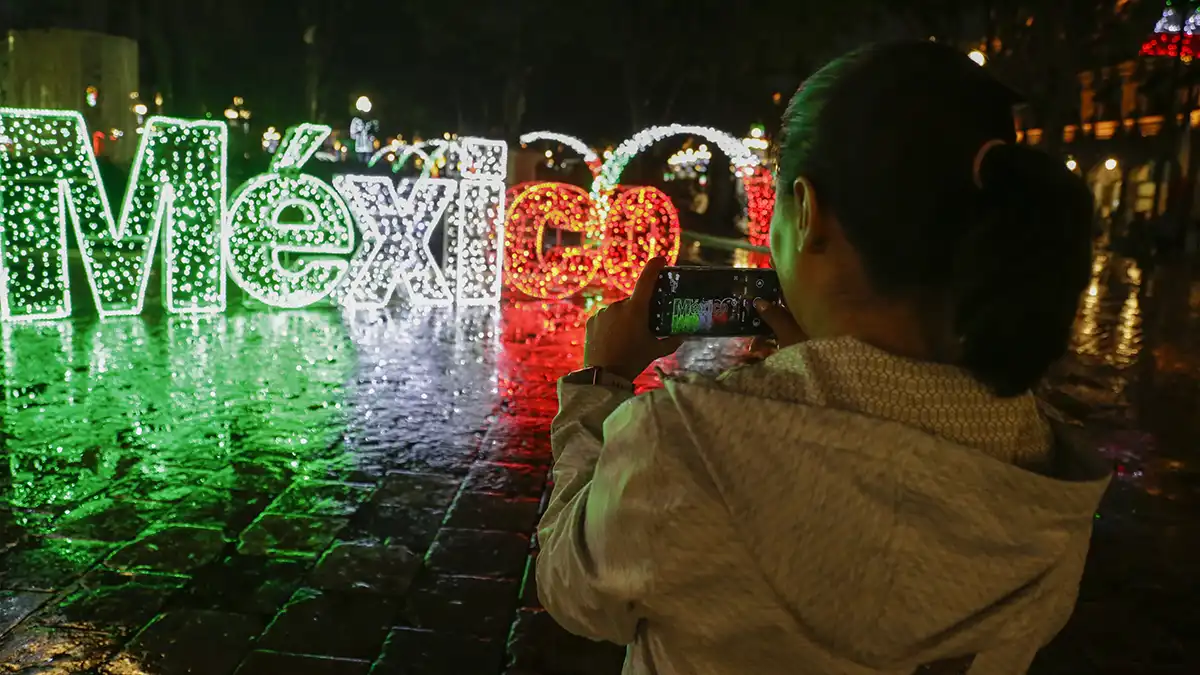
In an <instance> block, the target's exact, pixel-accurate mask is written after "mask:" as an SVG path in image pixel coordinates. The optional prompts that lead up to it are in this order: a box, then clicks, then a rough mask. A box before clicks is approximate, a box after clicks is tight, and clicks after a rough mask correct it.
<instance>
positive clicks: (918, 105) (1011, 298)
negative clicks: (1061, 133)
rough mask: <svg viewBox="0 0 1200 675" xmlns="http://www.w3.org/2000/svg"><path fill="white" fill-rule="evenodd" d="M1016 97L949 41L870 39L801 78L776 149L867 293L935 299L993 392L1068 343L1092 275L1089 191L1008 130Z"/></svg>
mask: <svg viewBox="0 0 1200 675" xmlns="http://www.w3.org/2000/svg"><path fill="white" fill-rule="evenodd" d="M1018 101H1019V97H1017V96H1016V94H1014V93H1013V92H1011V91H1010V90H1008V89H1007V88H1006V87H1004V86H1003V85H1001V84H1000V83H999V82H998V81H997V80H995V79H994V78H993V77H991V75H989V74H988V73H987V71H986V70H985V69H984V68H981V67H979V66H978V65H976V64H975V63H974V62H973V61H971V60H970V59H969V58H968V57H967V56H966V55H965V54H963V53H961V52H958V51H956V50H954V49H952V48H950V47H946V46H943V45H940V44H936V43H933V42H912V43H898V44H888V45H879V46H873V47H868V48H865V49H861V50H859V51H855V52H852V53H850V54H848V55H846V56H844V57H842V58H840V59H837V60H835V61H833V62H832V63H830V64H828V65H826V66H825V67H824V68H822V69H821V70H820V71H818V72H817V73H816V74H814V75H813V76H812V77H810V78H809V79H808V80H807V81H806V82H805V83H804V85H803V86H802V87H801V88H800V90H799V91H798V92H797V93H796V95H795V97H793V99H792V102H791V105H790V106H789V107H788V110H787V112H786V113H785V115H784V120H783V132H782V134H781V138H780V153H779V177H778V187H779V189H781V190H787V189H790V186H791V185H792V183H793V182H794V181H795V180H796V179H797V178H798V177H800V176H804V177H806V178H808V179H809V181H811V182H812V184H813V188H814V190H815V191H816V194H817V197H818V199H820V200H821V203H822V204H823V205H824V206H825V207H826V208H828V209H830V210H831V211H832V213H833V214H834V215H835V216H836V217H837V219H838V222H839V223H840V225H841V227H842V229H843V230H844V232H845V234H846V237H847V239H848V240H849V242H850V244H851V245H852V246H853V247H854V248H855V250H856V251H857V252H858V254H859V255H860V256H861V258H862V261H863V265H864V268H865V270H866V273H867V275H868V277H869V280H870V282H871V285H872V287H873V288H874V289H875V290H876V292H879V293H881V294H884V295H887V296H907V295H914V296H915V297H919V298H922V299H923V300H934V301H936V302H939V303H941V304H942V306H943V309H944V310H945V312H946V313H948V314H949V316H950V323H951V327H952V329H953V333H954V335H953V338H954V339H956V340H957V344H958V348H957V349H956V352H957V353H956V354H954V356H953V358H954V360H955V361H956V362H957V363H958V364H959V365H961V366H962V367H963V368H965V369H966V370H968V371H969V372H970V373H971V374H972V375H973V376H974V377H975V378H976V379H977V380H979V381H980V382H982V383H984V384H985V385H987V386H988V387H990V388H991V389H992V390H993V391H994V392H995V393H996V394H997V395H1000V396H1015V395H1017V394H1020V393H1022V392H1025V391H1027V390H1028V389H1030V388H1031V387H1032V386H1033V385H1035V384H1036V383H1037V382H1038V381H1039V380H1040V379H1041V378H1042V377H1043V376H1044V375H1045V373H1046V370H1047V369H1048V368H1049V367H1050V365H1051V364H1052V363H1053V362H1054V361H1056V360H1058V359H1059V358H1061V357H1062V355H1063V354H1064V353H1065V351H1066V348H1067V344H1068V342H1069V340H1070V331H1071V326H1072V324H1073V321H1074V318H1075V313H1076V310H1077V307H1078V303H1079V298H1080V294H1081V293H1082V292H1083V290H1084V288H1086V287H1087V285H1088V282H1089V277H1090V275H1091V257H1092V249H1091V219H1092V213H1093V211H1092V209H1093V205H1092V196H1091V193H1090V192H1089V190H1088V188H1087V186H1086V185H1085V184H1084V183H1083V181H1082V180H1080V179H1079V178H1078V177H1077V176H1075V175H1074V174H1073V173H1072V172H1071V171H1069V170H1068V169H1067V168H1066V165H1065V163H1063V162H1061V161H1059V160H1057V159H1054V158H1052V157H1050V156H1049V155H1047V154H1045V153H1043V152H1040V151H1038V150H1036V149H1033V148H1030V147H1028V146H1025V145H1019V144H1017V143H1016V132H1015V125H1014V122H1013V105H1014V104H1015V103H1017V102H1018ZM989 141H1002V142H1003V144H992V145H991V147H990V149H989V150H988V151H987V152H986V153H985V154H984V155H983V162H982V165H981V166H980V170H979V176H980V178H981V183H982V187H980V186H979V185H977V184H976V182H975V167H974V164H975V160H976V157H977V156H978V155H979V152H980V150H981V148H983V147H984V145H985V144H988V143H989ZM931 320H932V317H931Z"/></svg>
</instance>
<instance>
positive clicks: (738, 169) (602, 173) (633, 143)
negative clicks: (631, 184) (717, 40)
mask: <svg viewBox="0 0 1200 675" xmlns="http://www.w3.org/2000/svg"><path fill="white" fill-rule="evenodd" d="M671 136H698V137H700V138H703V139H705V140H707V141H708V142H710V143H712V144H714V145H716V146H717V148H718V149H719V150H720V151H721V152H723V153H725V156H726V157H728V158H729V162H730V164H731V165H732V168H733V171H734V174H735V175H737V177H738V178H739V179H741V181H742V186H743V188H745V191H746V199H747V202H748V203H747V214H746V215H747V216H748V218H749V221H750V243H751V244H754V245H756V246H763V245H765V244H766V243H767V241H768V237H767V232H768V230H769V228H770V226H771V211H772V209H773V207H774V202H775V192H774V190H775V185H774V182H773V181H772V179H771V173H770V171H768V170H767V168H766V167H764V166H763V165H762V162H761V161H760V160H759V158H758V155H756V154H754V153H753V152H751V151H750V149H749V148H747V147H746V145H745V144H744V143H743V142H742V141H741V139H739V138H737V137H735V136H733V135H731V134H728V133H726V132H724V131H720V130H717V129H714V128H712V127H702V126H691V125H684V124H668V125H664V126H654V127H650V128H648V129H643V130H642V131H639V132H638V133H636V134H634V135H633V136H632V137H631V138H629V139H627V140H625V141H624V142H622V143H621V144H620V145H618V146H617V147H616V149H615V150H613V153H612V157H611V158H609V159H608V160H607V161H605V162H604V164H603V165H602V166H601V167H600V169H599V171H597V172H596V179H595V180H594V181H593V182H592V199H594V200H596V209H597V213H598V215H599V217H600V219H601V220H604V219H605V218H607V217H608V212H609V210H610V208H611V206H612V203H613V202H612V200H611V198H610V195H612V194H613V191H614V190H615V189H616V187H617V186H618V185H620V183H621V174H622V173H624V172H625V167H626V166H628V165H629V162H630V161H631V160H632V159H633V158H634V157H636V156H638V155H639V154H641V153H642V152H644V151H645V150H646V149H648V148H649V147H650V146H652V145H654V144H655V143H658V142H659V141H662V140H664V139H666V138H670V137H671Z"/></svg>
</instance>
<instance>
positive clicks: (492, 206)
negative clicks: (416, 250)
mask: <svg viewBox="0 0 1200 675" xmlns="http://www.w3.org/2000/svg"><path fill="white" fill-rule="evenodd" d="M456 150H457V160H458V162H459V170H460V172H461V173H462V179H461V180H460V181H459V186H458V189H459V193H458V213H457V214H455V215H456V221H457V222H455V223H453V224H450V223H448V224H447V228H446V262H445V271H446V277H447V278H448V279H449V280H450V283H451V284H452V285H453V286H454V295H455V300H456V301H457V302H458V304H460V305H487V304H494V303H497V302H499V301H500V282H501V275H502V274H503V268H504V179H505V177H506V176H507V175H508V144H507V143H505V142H504V141H489V140H487V139H483V138H460V139H459V141H458V147H457V148H456Z"/></svg>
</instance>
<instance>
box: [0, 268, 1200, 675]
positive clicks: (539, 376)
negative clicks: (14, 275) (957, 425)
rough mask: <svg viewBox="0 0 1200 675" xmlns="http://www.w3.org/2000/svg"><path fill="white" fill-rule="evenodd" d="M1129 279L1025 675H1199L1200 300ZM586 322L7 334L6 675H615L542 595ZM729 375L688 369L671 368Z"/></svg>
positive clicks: (135, 325) (1072, 404)
mask: <svg viewBox="0 0 1200 675" xmlns="http://www.w3.org/2000/svg"><path fill="white" fill-rule="evenodd" d="M1136 276H1137V275H1136V270H1133V271H1131V270H1130V269H1129V267H1128V266H1127V264H1125V263H1124V262H1122V261H1115V260H1114V261H1108V263H1107V264H1106V265H1105V266H1103V268H1102V269H1100V270H1098V285H1097V291H1096V294H1095V296H1094V297H1095V298H1096V300H1095V302H1094V303H1093V304H1094V307H1091V309H1089V307H1088V306H1085V309H1084V312H1083V313H1082V315H1081V320H1080V329H1079V331H1078V332H1079V338H1078V339H1077V344H1076V345H1075V346H1076V351H1077V353H1078V356H1077V357H1076V358H1074V359H1072V360H1071V361H1070V362H1069V363H1067V364H1065V365H1064V367H1063V369H1062V370H1061V371H1060V372H1059V373H1056V376H1055V378H1054V381H1053V384H1054V386H1053V387H1052V388H1051V389H1050V390H1048V392H1047V393H1048V395H1049V396H1050V397H1051V398H1052V399H1053V400H1054V401H1055V402H1056V403H1058V404H1059V405H1060V406H1061V407H1063V408H1065V409H1067V410H1068V412H1070V413H1072V414H1074V415H1075V416H1077V417H1080V418H1084V419H1087V420H1088V421H1089V422H1092V423H1093V424H1094V425H1095V426H1096V427H1097V428H1098V430H1099V431H1098V433H1099V435H1098V438H1099V439H1100V443H1101V445H1102V446H1103V448H1104V452H1106V453H1108V454H1110V455H1111V456H1112V457H1113V459H1114V461H1115V462H1116V463H1117V466H1118V473H1119V479H1118V481H1117V485H1116V487H1115V488H1114V490H1113V491H1112V493H1111V494H1110V495H1109V498H1108V499H1107V500H1106V502H1105V504H1104V505H1103V507H1102V509H1101V512H1100V514H1099V515H1098V519H1097V521H1096V537H1095V546H1094V549H1093V555H1092V558H1091V559H1090V560H1089V567H1088V572H1087V577H1086V579H1085V583H1084V588H1083V592H1082V595H1081V601H1080V608H1079V611H1078V612H1077V614H1076V616H1075V618H1074V620H1073V621H1072V623H1071V625H1070V626H1069V627H1068V629H1067V630H1066V631H1065V632H1064V634H1063V635H1062V636H1061V637H1060V639H1059V640H1057V641H1056V642H1055V643H1054V644H1053V645H1052V646H1051V647H1050V648H1048V649H1047V650H1045V651H1044V653H1043V654H1042V656H1041V657H1039V661H1038V663H1037V664H1035V668H1034V672H1036V673H1092V672H1106V673H1127V672H1128V673H1132V672H1152V673H1160V674H1165V673H1184V672H1187V673H1195V672H1198V671H1197V667H1196V658H1197V653H1198V652H1200V639H1198V637H1197V636H1198V634H1200V631H1197V629H1196V627H1197V626H1200V614H1198V612H1200V610H1198V609H1197V607H1200V603H1198V602H1197V600H1200V573H1198V572H1197V570H1200V555H1198V552H1200V546H1198V545H1197V542H1198V541H1200V537H1197V535H1200V527H1198V525H1197V521H1196V519H1195V514H1196V507H1197V503H1198V499H1197V497H1198V495H1200V493H1198V488H1200V482H1198V481H1197V480H1196V464H1195V453H1196V449H1197V439H1200V433H1197V431H1198V430H1197V426H1198V425H1200V420H1197V419H1196V416H1195V414H1194V411H1195V410H1196V409H1197V404H1198V403H1200V398H1198V395H1197V388H1196V375H1197V373H1200V365H1198V356H1200V338H1198V337H1197V330H1196V321H1195V316H1196V315H1197V312H1198V310H1200V286H1197V285H1194V284H1189V283H1188V281H1187V280H1186V279H1183V280H1180V279H1178V278H1176V279H1175V280H1174V281H1171V280H1170V279H1168V280H1167V281H1166V282H1164V284H1163V285H1162V286H1161V287H1158V288H1155V289H1153V291H1151V290H1149V289H1148V288H1143V286H1147V287H1148V286H1149V283H1148V282H1147V283H1146V284H1139V283H1133V282H1135V281H1137V279H1131V277H1136ZM1147 297H1151V298H1152V300H1151V302H1150V303H1147ZM1130 298H1133V300H1132V301H1131V300H1130ZM1153 303H1159V304H1162V305H1163V306H1169V307H1172V308H1173V309H1171V310H1170V311H1163V312H1149V311H1143V310H1142V308H1141V304H1146V305H1147V306H1148V307H1149V306H1151V305H1152V304H1153ZM1089 312H1091V314H1089ZM583 316H584V310H583V309H581V308H578V307H574V306H569V305H549V306H543V305H540V304H529V305H525V306H521V305H508V306H506V307H505V308H504V309H503V310H502V311H499V312H497V311H496V310H482V309H480V310H462V311H460V312H459V313H458V314H457V315H453V314H451V313H450V312H444V311H425V312H420V311H399V310H397V311H394V312H390V313H388V314H386V315H365V316H354V317H348V318H346V319H345V320H343V317H341V316H339V315H336V314H334V313H332V312H320V311H311V312H310V311H300V312H285V313H265V312H261V313H260V312H245V313H233V314H230V315H228V316H221V317H212V318H209V319H204V320H199V321H192V320H167V319H156V318H148V319H145V320H143V319H124V320H119V321H106V322H102V323H100V322H86V321H82V322H77V323H66V322H63V323H45V324H36V325H8V326H5V327H4V335H3V340H4V364H5V371H4V379H5V386H4V392H5V400H4V408H3V413H4V423H3V431H4V433H5V437H4V439H3V440H4V443H5V445H4V448H3V455H4V458H5V459H6V460H7V463H8V466H9V467H10V471H8V472H0V635H2V637H0V673H2V672H10V673H17V672H21V673H44V674H55V675H58V674H62V675H66V674H73V673H104V674H107V675H132V674H143V673H144V674H147V675H173V674H175V673H192V674H196V675H210V674H211V675H230V674H233V673H237V674H238V675H260V674H272V675H273V674H276V673H289V674H295V675H308V674H319V675H342V674H352V675H358V674H361V675H366V674H367V673H372V674H375V675H387V674H401V673H403V674H405V675H411V674H424V673H429V674H438V675H442V674H452V675H473V674H480V675H491V674H495V673H501V672H507V673H512V674H514V675H515V674H522V675H533V674H541V675H559V674H562V675H574V674H579V675H591V674H596V675H601V674H605V673H607V674H615V673H617V672H619V670H620V663H621V660H622V656H623V653H622V650H620V649H618V648H616V647H613V646H611V645H602V644H597V643H592V642H589V641H587V640H583V639H580V638H576V637H573V636H570V635H568V634H566V633H565V632H563V631H562V630H561V629H559V628H558V627H557V626H556V625H555V624H554V623H553V620H552V619H551V618H550V617H549V616H548V615H546V614H545V612H543V611H542V610H541V609H540V607H539V606H538V603H537V599H536V589H535V588H534V583H533V577H532V560H533V558H532V555H534V554H535V553H534V551H533V550H532V547H531V541H530V535H531V533H532V531H533V529H534V524H535V522H536V520H537V517H538V514H539V512H540V510H541V508H542V506H543V503H544V496H545V489H546V477H547V473H548V468H549V461H550V453H549V447H548V434H547V432H548V428H549V423H550V419H551V417H552V415H553V413H554V411H555V401H554V380H555V379H556V378H557V377H558V376H559V375H561V374H562V373H563V372H566V371H567V370H569V369H571V368H573V367H575V366H576V365H577V363H578V360H579V356H580V353H581V345H580V343H579V340H580V337H581V331H580V324H581V321H582V317H583ZM1143 324H1145V325H1143ZM744 354H745V352H744V351H741V350H740V347H739V346H738V345H736V344H731V343H705V344H695V345H689V346H688V347H686V348H685V351H684V352H682V353H681V356H680V358H679V363H678V364H677V365H676V367H683V368H687V369H696V370H706V371H717V370H720V369H721V368H722V367H724V366H725V365H727V364H729V363H731V362H733V361H735V360H737V359H739V358H741V357H742V356H744ZM642 384H643V385H647V386H652V385H653V384H654V382H653V381H652V380H647V381H645V382H642ZM1189 406H1190V408H1189ZM1189 410H1190V411H1191V413H1190V414H1187V411H1189ZM1181 414H1183V415H1184V416H1183V417H1182V418H1181V417H1180V415H1181ZM1188 659H1191V661H1189V660H1188Z"/></svg>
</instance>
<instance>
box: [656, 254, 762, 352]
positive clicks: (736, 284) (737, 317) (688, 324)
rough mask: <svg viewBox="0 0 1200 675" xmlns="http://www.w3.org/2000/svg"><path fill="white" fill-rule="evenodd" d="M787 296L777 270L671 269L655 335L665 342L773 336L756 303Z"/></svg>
mask: <svg viewBox="0 0 1200 675" xmlns="http://www.w3.org/2000/svg"><path fill="white" fill-rule="evenodd" d="M781 295H782V294H781V292H780V289H779V275H778V274H777V273H776V272H775V270H770V269H738V268H722V267H668V268H666V269H664V270H663V271H662V272H661V273H660V274H659V276H658V283H657V284H656V285H655V287H654V302H653V304H652V305H651V307H650V330H651V332H653V333H654V334H655V335H658V336H660V337H661V336H667V335H701V336H713V337H735V336H752V335H770V334H771V329H770V328H769V327H768V326H767V325H766V323H764V322H763V320H762V319H761V318H760V317H759V316H758V312H756V311H754V304H753V303H754V299H755V298H763V299H764V300H768V301H770V302H779V301H780V299H781Z"/></svg>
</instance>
